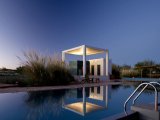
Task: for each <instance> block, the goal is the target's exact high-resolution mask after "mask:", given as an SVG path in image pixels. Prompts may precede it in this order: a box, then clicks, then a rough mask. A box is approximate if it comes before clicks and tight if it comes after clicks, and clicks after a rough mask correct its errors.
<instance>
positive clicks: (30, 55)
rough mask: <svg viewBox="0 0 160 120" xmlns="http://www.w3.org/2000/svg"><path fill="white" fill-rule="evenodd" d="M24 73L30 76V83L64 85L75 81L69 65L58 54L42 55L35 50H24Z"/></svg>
mask: <svg viewBox="0 0 160 120" xmlns="http://www.w3.org/2000/svg"><path fill="white" fill-rule="evenodd" d="M24 56H25V58H26V60H25V61H23V66H24V73H25V74H26V75H27V76H29V78H30V82H29V84H30V85H38V86H42V85H43V86H44V85H47V86H48V85H64V84H69V83H70V82H72V81H74V78H73V77H72V75H71V74H70V73H69V69H68V67H67V65H66V64H65V63H64V62H62V61H61V59H60V57H58V55H54V56H53V57H50V56H44V55H41V54H39V53H37V52H35V51H30V52H24Z"/></svg>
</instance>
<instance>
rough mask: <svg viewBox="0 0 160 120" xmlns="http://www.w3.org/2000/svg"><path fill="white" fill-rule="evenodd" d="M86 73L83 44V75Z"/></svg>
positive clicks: (84, 47)
mask: <svg viewBox="0 0 160 120" xmlns="http://www.w3.org/2000/svg"><path fill="white" fill-rule="evenodd" d="M85 75H86V46H85V45H84V46H83V77H85Z"/></svg>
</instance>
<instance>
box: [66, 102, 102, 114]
mask: <svg viewBox="0 0 160 120" xmlns="http://www.w3.org/2000/svg"><path fill="white" fill-rule="evenodd" d="M85 107H86V113H88V112H91V111H94V110H99V109H102V108H103V107H102V106H99V105H96V104H92V103H89V102H86V106H85ZM65 108H69V109H71V110H73V111H76V112H78V113H81V114H83V113H84V109H85V108H84V105H83V102H76V103H72V104H68V105H65Z"/></svg>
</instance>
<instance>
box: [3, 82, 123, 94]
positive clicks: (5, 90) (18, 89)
mask: <svg viewBox="0 0 160 120" xmlns="http://www.w3.org/2000/svg"><path fill="white" fill-rule="evenodd" d="M120 84H122V82H103V83H90V84H76V85H64V86H43V87H8V88H0V93H13V92H28V91H44V90H58V89H71V88H80V87H92V86H99V85H120Z"/></svg>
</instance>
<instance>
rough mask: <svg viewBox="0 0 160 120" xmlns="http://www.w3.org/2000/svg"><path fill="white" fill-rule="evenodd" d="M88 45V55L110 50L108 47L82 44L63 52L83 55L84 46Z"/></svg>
mask: <svg viewBox="0 0 160 120" xmlns="http://www.w3.org/2000/svg"><path fill="white" fill-rule="evenodd" d="M84 46H85V47H86V55H94V54H100V53H104V52H106V51H108V50H107V49H101V48H95V47H91V46H88V45H82V46H78V47H75V48H71V49H68V50H64V51H62V52H64V53H67V54H73V55H83V47H84Z"/></svg>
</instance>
